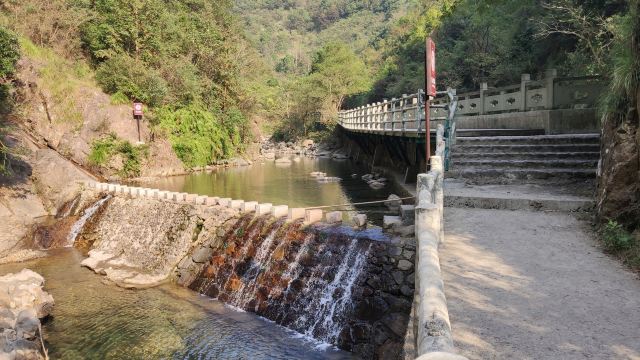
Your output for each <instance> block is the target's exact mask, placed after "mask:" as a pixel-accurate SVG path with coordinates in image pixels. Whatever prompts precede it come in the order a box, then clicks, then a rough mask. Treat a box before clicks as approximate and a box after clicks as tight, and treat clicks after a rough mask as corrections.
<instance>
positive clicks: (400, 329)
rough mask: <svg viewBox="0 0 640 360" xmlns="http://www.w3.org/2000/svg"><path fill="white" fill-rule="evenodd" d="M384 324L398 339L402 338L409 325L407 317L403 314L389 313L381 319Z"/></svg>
mask: <svg viewBox="0 0 640 360" xmlns="http://www.w3.org/2000/svg"><path fill="white" fill-rule="evenodd" d="M382 321H383V322H384V324H385V325H386V326H387V327H388V328H389V329H390V330H391V331H393V333H394V334H396V335H397V336H399V337H404V335H405V333H406V331H407V324H408V323H409V316H408V315H407V314H403V313H391V314H388V315H386V316H385V317H384V319H382Z"/></svg>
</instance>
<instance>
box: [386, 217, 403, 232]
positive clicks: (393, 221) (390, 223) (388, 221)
mask: <svg viewBox="0 0 640 360" xmlns="http://www.w3.org/2000/svg"><path fill="white" fill-rule="evenodd" d="M396 224H398V225H400V224H402V219H400V216H389V215H385V216H384V217H383V218H382V227H383V228H385V229H390V228H391V227H392V226H394V225H396Z"/></svg>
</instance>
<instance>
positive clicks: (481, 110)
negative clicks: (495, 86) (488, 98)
mask: <svg viewBox="0 0 640 360" xmlns="http://www.w3.org/2000/svg"><path fill="white" fill-rule="evenodd" d="M488 89H489V85H488V84H487V83H486V82H483V83H481V84H480V104H478V107H479V108H478V112H479V113H480V115H484V114H485V112H486V111H487V109H486V106H485V101H484V93H485V92H486V91H487V90H488Z"/></svg>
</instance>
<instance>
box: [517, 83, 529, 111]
mask: <svg viewBox="0 0 640 360" xmlns="http://www.w3.org/2000/svg"><path fill="white" fill-rule="evenodd" d="M529 81H531V75H530V74H522V75H520V96H521V97H522V101H521V102H520V111H527V83H528V82H529Z"/></svg>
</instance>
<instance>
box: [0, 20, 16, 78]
mask: <svg viewBox="0 0 640 360" xmlns="http://www.w3.org/2000/svg"><path fill="white" fill-rule="evenodd" d="M18 59H20V46H19V45H18V38H17V37H16V36H15V35H14V34H13V33H11V32H10V31H9V30H7V29H5V28H4V27H1V26H0V80H4V79H6V78H7V77H10V76H11V75H13V73H14V72H15V70H16V63H17V62H18Z"/></svg>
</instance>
